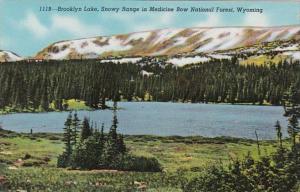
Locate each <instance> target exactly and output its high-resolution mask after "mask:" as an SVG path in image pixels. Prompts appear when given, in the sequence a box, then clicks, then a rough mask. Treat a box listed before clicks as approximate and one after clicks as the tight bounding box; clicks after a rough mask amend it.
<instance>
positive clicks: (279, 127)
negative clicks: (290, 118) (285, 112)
mask: <svg viewBox="0 0 300 192" xmlns="http://www.w3.org/2000/svg"><path fill="white" fill-rule="evenodd" d="M275 129H276V133H277V134H276V135H277V139H278V141H279V146H280V149H282V132H281V125H280V123H279V121H276V124H275Z"/></svg>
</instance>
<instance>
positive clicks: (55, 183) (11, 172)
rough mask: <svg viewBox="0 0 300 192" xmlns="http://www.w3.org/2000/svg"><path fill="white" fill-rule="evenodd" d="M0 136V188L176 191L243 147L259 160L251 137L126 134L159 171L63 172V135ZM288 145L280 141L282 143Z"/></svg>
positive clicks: (264, 148) (265, 148)
mask: <svg viewBox="0 0 300 192" xmlns="http://www.w3.org/2000/svg"><path fill="white" fill-rule="evenodd" d="M1 138H2V139H1V142H0V143H1V145H0V146H1V150H0V161H1V162H2V166H1V168H0V170H1V173H0V175H2V176H5V181H3V183H4V182H5V185H4V186H5V187H8V188H11V189H12V190H16V189H27V190H28V191H30V190H31V191H41V190H45V191H46V189H51V190H52V191H59V190H60V191H72V190H73V191H74V189H75V188H76V189H77V190H78V191H80V190H83V189H91V190H94V189H95V190H96V189H99V188H100V189H103V190H104V189H106V190H107V191H109V190H110V191H118V190H119V191H134V189H137V188H138V187H143V186H144V185H146V188H147V189H148V190H150V189H152V190H153V191H159V190H160V191H176V190H177V191H181V183H184V182H186V180H187V179H192V178H193V177H194V176H197V175H201V174H202V172H203V171H205V169H206V168H207V167H208V166H210V165H212V164H222V165H224V166H225V165H229V164H230V161H231V159H243V158H244V157H245V156H247V154H248V151H252V153H251V154H252V155H253V157H254V159H256V160H258V159H259V156H258V152H257V146H256V143H255V142H254V141H252V140H243V139H233V138H214V139H212V138H202V137H156V136H126V135H125V136H124V140H125V143H126V146H127V147H128V150H129V151H130V154H132V155H136V156H145V157H154V158H156V159H158V160H159V162H160V163H161V164H162V167H163V172H161V173H149V172H146V173H145V172H144V173H141V172H124V171H113V170H110V171H109V170H92V171H80V170H67V169H61V168H56V163H57V157H58V156H59V154H61V153H62V152H63V150H64V149H63V147H64V143H63V141H62V138H63V136H62V134H50V133H48V134H46V133H35V134H17V133H14V132H7V131H1ZM260 144H261V153H262V154H261V155H262V156H265V155H268V154H271V153H273V152H274V151H276V147H277V144H276V143H275V142H274V141H261V142H260ZM288 145H289V144H288V142H287V141H284V146H288ZM42 176H43V177H42ZM0 180H1V179H0ZM0 182H1V181H0ZM74 182H75V184H74ZM154 189H155V190H154ZM150 191H151V190H150Z"/></svg>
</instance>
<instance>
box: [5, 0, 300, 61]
mask: <svg viewBox="0 0 300 192" xmlns="http://www.w3.org/2000/svg"><path fill="white" fill-rule="evenodd" d="M43 5H51V6H52V7H57V6H62V7H69V6H76V7H84V6H85V5H86V6H94V7H98V8H100V7H102V6H105V7H119V8H121V7H123V6H126V7H139V8H140V7H150V6H156V7H158V6H161V7H165V6H168V7H174V8H176V7H178V6H180V7H187V8H189V7H191V6H195V7H222V8H231V7H233V8H236V7H244V8H262V9H263V10H264V11H263V13H262V14H260V13H246V14H243V13H237V12H235V13H178V12H174V13H149V12H148V13H143V12H137V13H124V12H119V13H112V12H105V13H103V12H97V13H95V12H94V13H88V12H81V13H73V12H68V13H66V12H64V13H63V12H40V11H39V7H40V6H43ZM299 14H300V9H299V2H295V1H294V2H293V1H287V2H283V1H282V2H275V1H267V2H261V1H252V2H250V1H225V2H221V1H185V2H179V1H130V0H127V1H118V0H114V1H109V0H102V1H101V0H89V1H84V0H74V1H72V0H64V1H62V0H43V1H38V0H0V18H1V20H0V49H4V50H11V51H13V52H15V53H17V54H19V55H21V56H30V55H34V54H35V53H37V52H38V51H39V50H41V49H42V48H44V47H46V46H47V45H49V44H50V43H53V42H56V41H60V40H66V39H75V38H82V37H92V36H100V35H112V34H121V33H129V32H134V31H144V30H151V29H160V28H183V27H197V26H198V27H214V26H218V27H220V26H279V25H295V24H297V25H299V24H300V23H299V21H300V17H299Z"/></svg>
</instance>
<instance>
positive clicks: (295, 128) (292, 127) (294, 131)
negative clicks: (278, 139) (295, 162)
mask: <svg viewBox="0 0 300 192" xmlns="http://www.w3.org/2000/svg"><path fill="white" fill-rule="evenodd" d="M288 121H289V124H288V133H289V135H290V137H291V139H292V144H293V148H295V146H296V136H297V135H298V134H299V133H300V127H299V122H298V119H297V116H296V115H295V114H292V116H291V117H290V118H289V119H288Z"/></svg>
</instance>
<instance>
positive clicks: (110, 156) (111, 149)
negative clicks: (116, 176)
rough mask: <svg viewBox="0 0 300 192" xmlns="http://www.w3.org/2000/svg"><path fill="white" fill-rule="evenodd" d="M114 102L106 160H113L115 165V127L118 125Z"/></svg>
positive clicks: (116, 157)
mask: <svg viewBox="0 0 300 192" xmlns="http://www.w3.org/2000/svg"><path fill="white" fill-rule="evenodd" d="M116 108H117V105H116V102H115V103H114V110H113V120H112V125H111V127H110V130H109V133H108V137H107V150H106V161H111V162H113V163H112V165H113V166H116V162H117V161H118V155H119V151H118V134H117V127H118V119H117V112H116Z"/></svg>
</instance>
